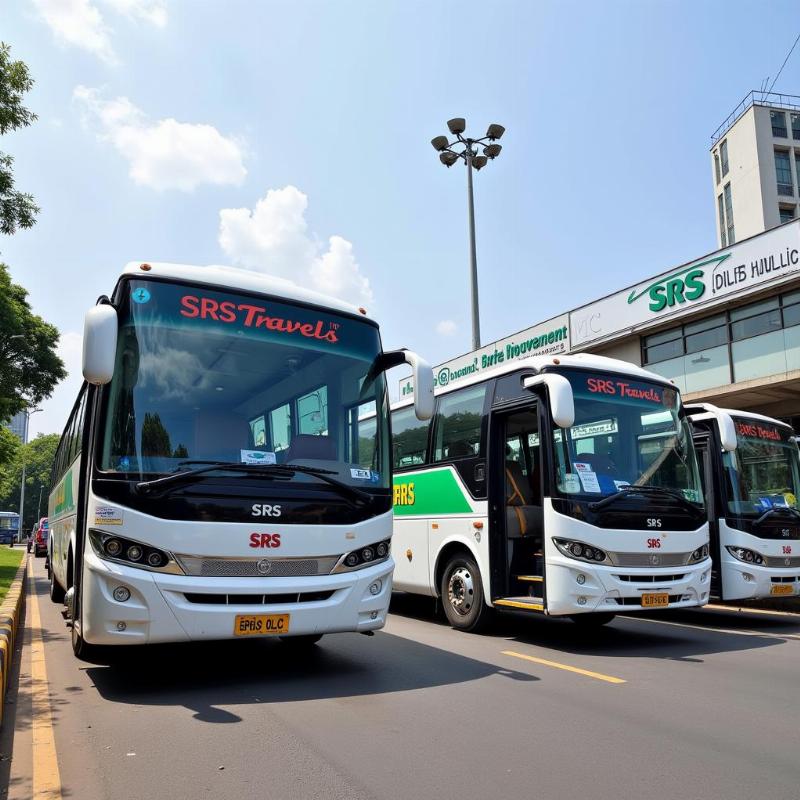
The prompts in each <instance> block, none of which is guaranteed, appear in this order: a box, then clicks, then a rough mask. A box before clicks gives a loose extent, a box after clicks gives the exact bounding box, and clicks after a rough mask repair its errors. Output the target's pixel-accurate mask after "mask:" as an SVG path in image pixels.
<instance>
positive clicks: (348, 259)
mask: <svg viewBox="0 0 800 800" xmlns="http://www.w3.org/2000/svg"><path fill="white" fill-rule="evenodd" d="M797 22H798V16H797V6H796V2H794V0H792V1H791V2H788V1H787V2H779V1H778V0H771V2H769V3H763V2H735V1H734V2H731V1H730V0H727V1H723V2H711V0H706V1H705V2H678V1H677V0H675V2H642V1H637V2H606V3H602V4H601V3H595V2H588V0H587V2H522V1H520V2H511V0H505V1H501V2H493V3H478V2H475V3H471V2H469V1H468V0H462V2H460V3H448V2H422V0H414V1H413V2H409V1H408V0H406V2H388V0H387V1H386V2H366V1H364V2H346V1H343V0H338V1H337V2H326V3H323V2H303V0H293V2H282V3H274V2H266V1H263V2H255V0H251V1H250V2H244V0H240V1H239V2H230V1H228V2H221V0H220V2H210V1H207V2H206V1H202V0H192V1H191V2H190V1H189V0H182V1H180V2H179V1H178V0H30V1H27V0H18V2H15V3H7V4H5V6H4V10H3V26H2V33H1V34H0V36H1V37H2V39H3V41H6V42H8V43H9V44H11V46H12V48H13V50H12V52H13V54H14V55H15V56H16V57H18V58H22V59H23V60H25V61H26V62H27V63H28V64H29V66H30V68H31V70H32V73H33V75H34V77H35V78H36V81H37V83H36V87H35V89H34V91H33V92H32V93H31V95H30V97H29V104H30V106H31V107H32V108H33V109H34V110H35V111H36V112H37V113H38V114H39V121H38V122H37V123H36V124H35V125H34V126H33V127H32V128H29V129H27V130H24V131H21V132H17V133H15V134H11V135H8V136H6V137H4V138H3V140H2V142H0V149H2V150H4V151H6V152H10V153H11V154H12V155H14V156H15V158H16V178H17V183H18V186H19V188H21V189H23V190H25V191H30V192H32V193H33V194H34V195H35V196H36V199H37V202H38V203H39V205H40V206H41V207H42V213H41V216H40V218H39V222H38V224H37V225H36V226H35V227H34V228H33V229H31V230H30V231H24V232H21V233H18V234H16V235H15V236H13V237H10V238H4V239H2V240H0V258H2V259H3V260H4V261H5V262H7V263H8V264H9V265H10V267H11V271H12V274H13V276H14V278H15V280H17V281H18V282H20V283H22V284H23V285H25V286H26V287H27V288H28V289H29V290H30V298H31V301H32V304H33V306H34V308H35V310H36V312H37V313H39V314H41V315H42V316H43V317H45V318H46V319H48V320H49V321H52V322H53V323H55V324H56V325H57V326H58V327H59V329H60V330H62V332H63V334H64V335H63V341H62V351H63V354H64V357H65V359H66V361H67V363H68V366H69V368H70V369H71V371H72V377H71V378H70V380H69V381H68V382H67V383H66V384H65V385H64V386H62V387H59V389H57V390H56V393H55V394H54V397H53V399H52V400H51V401H48V402H47V403H45V404H44V405H43V408H44V411H43V413H41V414H37V415H35V416H34V417H32V419H31V424H32V429H33V431H40V430H43V431H46V432H50V431H56V430H60V428H61V427H62V425H63V422H64V421H65V419H66V414H67V412H68V408H69V406H70V405H71V401H72V399H73V397H74V394H75V393H76V391H77V386H78V380H79V378H78V374H77V373H78V372H79V349H80V331H81V327H82V317H83V313H84V311H85V310H86V309H87V308H88V307H89V306H91V305H92V304H93V303H94V301H95V299H96V297H97V296H98V295H99V294H102V293H106V292H108V291H110V290H111V288H112V287H113V284H114V282H115V279H116V275H117V273H118V272H119V270H120V268H121V267H122V266H123V265H124V264H125V263H126V262H127V261H130V260H136V259H147V260H151V261H176V262H184V263H197V264H207V263H234V264H239V265H241V266H246V267H249V268H260V269H262V270H265V271H269V270H274V271H276V272H278V273H279V274H283V275H287V274H289V275H294V276H295V277H299V278H300V279H301V280H303V281H304V282H310V283H312V284H314V285H317V286H319V287H320V288H322V289H325V290H328V291H332V292H335V293H337V294H340V295H341V296H343V297H344V298H345V299H349V300H351V301H354V302H362V301H365V302H368V304H369V307H370V310H371V311H372V312H373V313H374V314H375V315H376V316H377V317H378V318H379V319H380V321H381V323H382V326H383V336H384V344H385V346H387V347H394V346H403V345H405V346H409V347H412V348H413V349H416V350H418V351H419V352H420V353H421V354H422V355H424V356H425V357H426V358H428V359H429V360H430V361H431V362H433V363H436V362H440V361H443V360H445V359H447V358H449V357H451V356H454V355H457V354H459V353H462V352H464V351H466V350H468V349H469V342H470V331H469V306H468V272H467V267H468V260H467V236H466V233H467V231H466V204H465V203H466V201H465V177H466V176H465V175H464V170H463V168H453V169H451V170H446V169H445V168H444V167H442V166H441V165H440V164H439V162H438V159H437V157H436V153H435V152H434V151H433V149H432V148H431V146H430V144H429V141H430V139H431V138H432V137H433V136H435V135H436V134H439V133H442V132H444V130H445V121H446V120H447V119H448V118H450V117H453V116H464V117H466V119H467V123H468V130H469V131H475V132H476V133H482V132H483V131H484V130H485V127H486V125H487V124H488V123H490V122H499V123H502V124H503V125H505V126H506V128H507V133H506V135H505V136H504V138H503V140H502V144H503V146H504V150H503V153H502V155H501V156H500V158H498V159H497V160H496V161H495V162H492V163H491V164H490V165H489V166H488V167H487V168H486V169H485V170H484V171H482V172H481V173H480V174H479V175H477V176H476V214H477V237H478V265H479V271H480V292H481V319H482V333H483V340H484V341H486V342H488V341H491V340H492V339H497V338H500V337H502V336H505V335H507V334H509V333H511V332H513V331H516V330H518V329H520V328H524V327H526V326H528V325H531V324H533V323H535V322H538V321H541V320H544V319H546V318H548V317H550V316H552V315H554V314H557V313H560V312H562V311H565V310H567V309H569V308H573V307H575V306H577V305H579V304H581V303H583V302H586V301H589V300H592V299H594V298H597V297H599V296H601V295H604V294H607V293H609V292H611V291H612V290H615V289H618V288H620V287H622V286H625V285H628V284H629V283H632V282H634V281H637V280H640V279H642V278H643V277H646V276H648V275H650V274H653V273H656V272H658V271H661V270H663V269H666V268H668V267H670V266H671V265H673V264H678V263H681V262H683V261H685V260H688V259H690V258H692V257H694V256H696V255H699V254H701V253H704V252H707V251H709V250H713V249H714V247H715V233H714V224H715V222H714V197H713V194H712V191H711V183H710V180H711V178H710V167H709V161H708V146H709V144H710V135H711V133H712V132H713V131H714V129H715V128H716V127H717V125H718V124H719V123H720V122H722V120H723V119H724V118H725V117H726V116H727V115H728V113H729V112H730V111H732V110H733V108H734V106H735V105H736V104H737V103H738V102H739V100H740V99H741V98H742V97H743V96H744V95H745V94H746V93H747V92H748V91H749V90H750V89H752V88H758V87H759V86H760V85H761V83H762V81H763V79H765V78H766V77H767V76H771V75H772V76H774V75H775V73H776V72H777V70H778V68H779V67H780V64H781V62H782V61H783V58H784V56H785V54H786V52H787V50H788V48H789V47H790V46H791V44H792V42H793V41H794V38H795V36H796V35H797V32H798V31H797V29H796V28H797ZM775 90H776V91H777V90H782V91H784V92H790V93H800V54H798V53H795V55H794V56H793V57H792V59H791V60H790V61H789V63H788V64H787V66H786V68H785V70H784V72H783V75H782V76H781V78H780V80H779V81H778V83H777V84H776V86H775ZM259 201H262V202H261V204H260V205H259V206H258V207H257V203H259ZM226 210H227V211H226ZM221 212H222V213H221ZM441 323H445V324H444V325H441Z"/></svg>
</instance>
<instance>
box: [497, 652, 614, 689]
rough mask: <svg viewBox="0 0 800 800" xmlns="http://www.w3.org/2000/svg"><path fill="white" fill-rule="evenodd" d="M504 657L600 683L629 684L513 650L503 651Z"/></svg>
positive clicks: (611, 676)
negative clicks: (519, 659)
mask: <svg viewBox="0 0 800 800" xmlns="http://www.w3.org/2000/svg"><path fill="white" fill-rule="evenodd" d="M503 655H504V656H513V657H514V658H521V659H524V660H525V661H532V662H533V663H534V664H541V665H542V666H545V667H553V668H555V669H563V670H565V671H566V672H574V673H576V674H577V675H585V676H586V677H587V678H595V679H596V680H598V681H605V682H606V683H627V681H625V680H623V679H622V678H615V677H614V676H613V675H603V673H602V672H592V671H591V670H589V669H581V668H580V667H573V666H572V665H570V664H561V663H560V662H558V661H548V660H547V659H546V658H537V657H536V656H529V655H526V654H525V653H515V652H514V651H513V650H503Z"/></svg>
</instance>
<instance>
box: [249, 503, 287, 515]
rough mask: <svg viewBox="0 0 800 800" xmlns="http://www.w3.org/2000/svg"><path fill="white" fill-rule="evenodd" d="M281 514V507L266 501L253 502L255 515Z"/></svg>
mask: <svg viewBox="0 0 800 800" xmlns="http://www.w3.org/2000/svg"><path fill="white" fill-rule="evenodd" d="M280 515H281V507H280V506H275V505H268V504H266V503H254V504H253V516H254V517H279V516H280Z"/></svg>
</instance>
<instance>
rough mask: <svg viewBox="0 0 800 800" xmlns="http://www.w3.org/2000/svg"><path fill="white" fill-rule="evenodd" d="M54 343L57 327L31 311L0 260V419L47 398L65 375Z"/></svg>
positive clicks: (26, 299)
mask: <svg viewBox="0 0 800 800" xmlns="http://www.w3.org/2000/svg"><path fill="white" fill-rule="evenodd" d="M57 344H58V329H57V328H56V327H55V326H54V325H50V324H49V323H47V322H45V321H44V320H43V319H42V318H41V317H37V316H36V315H35V314H34V313H33V312H32V311H31V307H30V304H29V303H28V292H27V291H26V290H25V289H23V287H22V286H19V285H17V284H16V283H13V282H12V281H11V276H10V275H9V273H8V267H6V265H5V264H2V263H0V420H8V419H10V418H11V417H13V416H14V414H16V413H17V412H19V411H22V409H23V408H26V407H28V406H33V405H36V404H37V403H40V402H41V401H42V400H45V399H46V398H48V397H50V395H51V394H52V393H53V388H54V387H55V385H56V384H57V383H58V382H59V381H60V380H63V379H64V378H65V377H66V375H67V372H66V370H65V369H64V363H63V362H62V361H61V359H60V358H59V357H58V354H57V353H56V345H57Z"/></svg>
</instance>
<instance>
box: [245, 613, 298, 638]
mask: <svg viewBox="0 0 800 800" xmlns="http://www.w3.org/2000/svg"><path fill="white" fill-rule="evenodd" d="M284 633H289V615H288V614H237V615H236V621H235V622H234V623H233V635H234V636H270V635H277V636H281V635H283V634H284Z"/></svg>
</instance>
